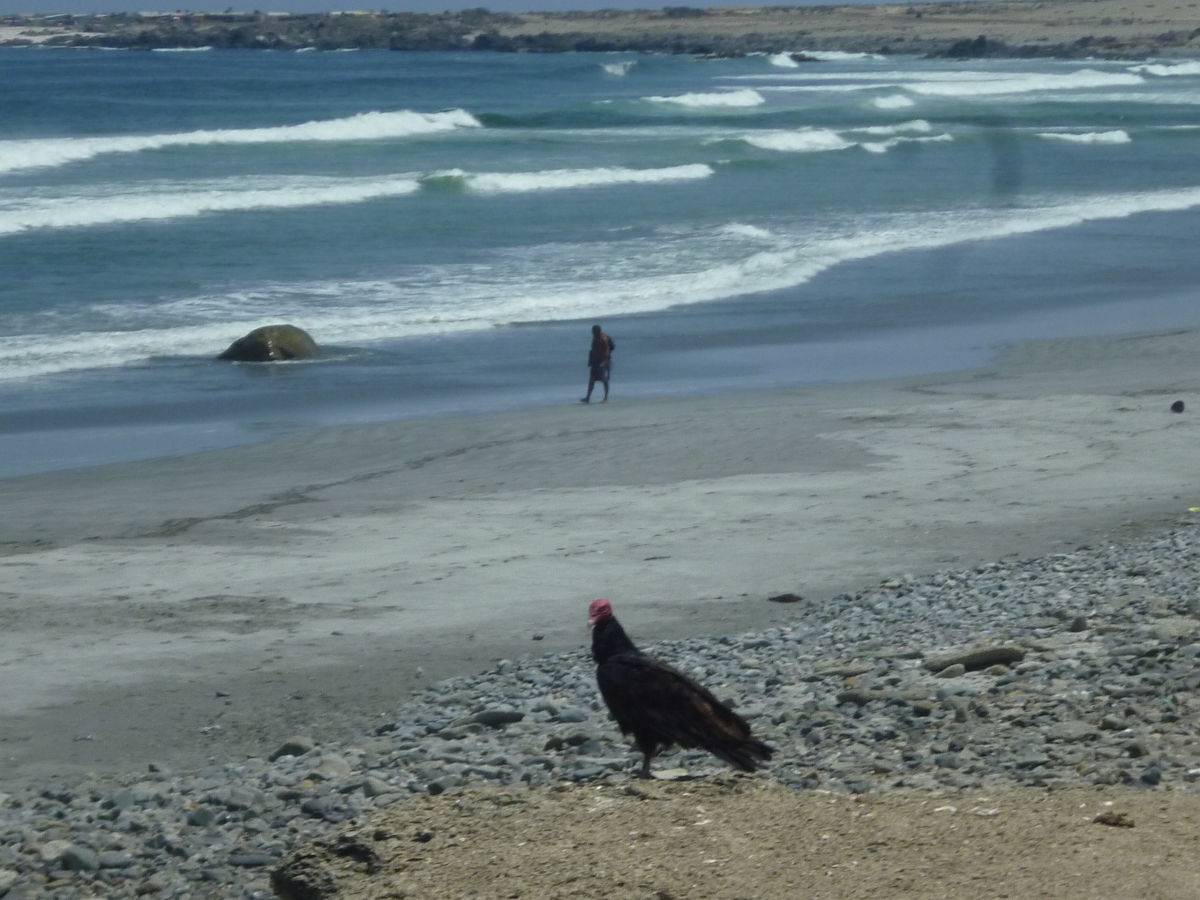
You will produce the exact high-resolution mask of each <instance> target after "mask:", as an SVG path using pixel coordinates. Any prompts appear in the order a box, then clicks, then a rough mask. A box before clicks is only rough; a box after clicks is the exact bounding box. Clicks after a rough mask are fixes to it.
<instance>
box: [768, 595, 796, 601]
mask: <svg viewBox="0 0 1200 900" xmlns="http://www.w3.org/2000/svg"><path fill="white" fill-rule="evenodd" d="M803 599H804V598H803V597H801V596H800V595H799V594H776V595H775V596H774V597H768V598H767V602H768V603H799V602H800V601H801V600H803Z"/></svg>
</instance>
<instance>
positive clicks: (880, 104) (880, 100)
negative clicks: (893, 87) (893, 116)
mask: <svg viewBox="0 0 1200 900" xmlns="http://www.w3.org/2000/svg"><path fill="white" fill-rule="evenodd" d="M871 105H872V106H874V107H875V108H876V109H907V108H908V107H910V106H916V105H917V103H916V101H915V100H913V99H912V98H911V97H906V96H904V95H903V94H889V95H888V96H886V97H876V98H875V99H874V100H872V101H871Z"/></svg>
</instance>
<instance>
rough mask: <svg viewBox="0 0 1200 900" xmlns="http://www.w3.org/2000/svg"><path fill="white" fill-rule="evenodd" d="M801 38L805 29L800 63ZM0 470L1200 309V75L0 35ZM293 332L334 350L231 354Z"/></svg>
mask: <svg viewBox="0 0 1200 900" xmlns="http://www.w3.org/2000/svg"><path fill="white" fill-rule="evenodd" d="M797 49H798V50H802V49H803V48H797ZM0 85H2V86H3V87H2V89H0V272H2V273H3V275H2V277H0V476H3V475H13V474H22V473H28V472H35V471H44V470H50V469H59V468H70V467H75V466H84V465H92V464H97V463H103V462H110V461H120V460H128V459H136V458H144V457H153V456H159V455H168V454H175V453H184V452H188V451H190V450H196V449H206V448H209V447H217V446H224V445H229V444H234V443H238V442H243V441H250V440H258V439H262V438H267V437H272V436H275V435H280V434H286V433H288V432H290V431H294V430H296V429H301V428H307V427H313V426H317V425H326V424H336V423H346V422H362V421H378V420H384V419H396V418H404V417H410V416H425V415H445V414H458V413H474V412H483V411H491V410H502V409H511V408H516V407H521V406H528V405H541V404H546V405H549V404H576V402H577V399H578V397H579V396H580V395H581V394H582V390H583V388H584V386H585V381H586V375H587V370H586V366H585V362H586V357H587V349H588V342H589V327H590V325H591V324H592V323H593V322H600V323H602V324H603V325H604V326H605V329H606V330H607V331H608V332H609V333H610V334H611V335H612V336H613V338H614V339H615V341H616V343H617V351H616V353H615V355H614V373H613V392H614V399H620V398H626V397H637V396H655V395H678V394H687V393H699V392H714V391H724V390H739V389H744V388H754V387H767V386H778V385H807V384H818V383H825V382H837V381H848V380H855V379H864V378H874V377H882V376H891V375H905V374H916V373H922V372H931V371H937V370H945V369H954V368H960V367H963V366H969V365H977V364H981V363H983V362H986V360H987V358H988V356H989V355H990V354H992V353H994V352H995V350H996V348H997V347H999V346H1002V345H1003V344H1004V343H1005V342H1009V341H1014V340H1020V339H1024V338H1029V337H1038V336H1051V335H1054V336H1058V335H1071V334H1089V333H1096V332H1128V331H1138V330H1148V329H1155V328H1166V327H1178V326H1187V325H1196V324H1200V303H1197V300H1196V286H1197V284H1198V283H1200V254H1197V253H1196V251H1195V247H1196V237H1197V232H1198V230H1200V169H1198V168H1197V164H1196V161H1197V159H1200V64H1198V63H1195V62H1176V61H1171V60H1161V61H1151V62H1148V63H1117V62H1101V61H1085V62H1080V61H1070V62H1055V61H1040V60H1039V61H1024V60H1021V61H970V62H964V61H945V60H921V59H915V58H903V57H889V58H881V57H870V56H846V55H840V54H824V55H823V58H822V60H821V61H820V62H815V63H803V64H797V63H795V62H794V61H793V60H792V59H791V58H790V57H787V56H777V57H770V56H754V57H747V58H743V59H732V60H696V59H691V58H686V57H666V56H650V55H638V54H562V55H547V56H535V55H523V54H522V55H507V54H488V53H464V54H453V53H428V54H422V53H388V52H339V53H321V52H307V53H306V52H299V53H264V52H238V51H209V52H151V53H130V52H117V51H114V52H103V51H88V52H84V51H67V50H31V49H30V50H26V49H11V50H0ZM275 322H291V323H294V324H296V325H299V326H301V327H303V328H305V329H307V330H308V331H309V332H310V333H311V334H312V335H313V336H314V338H315V339H316V340H317V341H318V342H319V343H320V344H321V345H322V346H323V347H324V348H325V352H324V354H323V355H322V356H321V357H320V358H319V359H318V360H314V361H309V362H296V363H285V364H275V365H252V364H251V365H241V364H238V365H231V364H228V363H220V362H217V361H215V360H214V357H215V356H216V354H218V353H219V352H220V351H221V350H222V349H224V348H225V347H226V346H227V345H228V344H229V343H230V342H231V341H232V340H233V339H235V338H237V337H239V336H240V335H242V334H244V333H245V332H247V331H249V330H250V329H251V328H254V327H257V326H259V325H263V324H270V323H275Z"/></svg>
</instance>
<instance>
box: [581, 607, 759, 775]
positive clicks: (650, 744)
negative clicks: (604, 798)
mask: <svg viewBox="0 0 1200 900" xmlns="http://www.w3.org/2000/svg"><path fill="white" fill-rule="evenodd" d="M588 627H589V628H591V629H592V659H594V660H595V661H596V682H597V684H599V685H600V695H601V696H602V697H604V702H605V704H607V706H608V710H609V712H611V713H612V716H613V718H614V719H616V720H617V725H619V726H620V728H621V733H622V734H629V733H630V732H631V731H632V732H633V737H634V740H635V741H636V742H637V746H638V749H639V750H641V751H642V754H643V756H644V760H643V762H642V769H641V771H640V772H639V773H638V777H639V778H649V777H650V760H651V759H653V758H654V757H655V756H657V755H658V753H659V752H660V751H661V750H665V749H666V748H668V747H670V746H672V745H673V744H678V745H679V746H680V747H689V748H690V747H702V748H703V749H705V750H707V751H708V752H709V753H711V754H713V755H714V756H717V757H719V758H721V759H723V760H725V762H727V763H729V765H731V766H733V767H734V768H736V769H741V770H742V771H743V772H753V771H754V770H755V769H756V768H758V765H759V763H760V762H765V761H766V760H768V759H770V758H771V752H772V751H771V748H770V747H768V746H767V745H766V744H764V743H762V741H756V740H755V739H754V738H753V737H751V736H750V726H749V725H747V724H746V720H745V719H743V718H742V717H741V716H739V715H738V714H737V713H735V712H734V711H733V710H731V709H730V708H729V707H727V706H725V705H724V704H723V703H721V701H720V700H718V699H717V698H716V697H714V696H713V695H712V694H711V693H710V692H709V691H708V690H706V689H705V688H703V687H701V686H700V685H698V684H696V682H694V681H692V679H690V678H688V677H687V676H686V675H684V674H682V673H681V672H676V671H675V670H674V669H672V668H671V667H670V666H668V665H667V664H666V663H661V662H659V661H658V660H656V659H653V658H652V657H649V656H646V655H645V654H644V653H642V651H640V650H638V648H637V647H635V646H634V645H633V641H631V640H629V636H628V635H626V634H625V629H624V628H622V627H621V623H620V622H618V621H617V620H616V618H614V617H613V611H612V604H610V603H609V602H608V601H607V600H596V601H594V602H593V603H592V605H591V607H590V608H589V609H588Z"/></svg>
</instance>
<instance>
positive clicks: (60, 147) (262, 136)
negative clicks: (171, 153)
mask: <svg viewBox="0 0 1200 900" xmlns="http://www.w3.org/2000/svg"><path fill="white" fill-rule="evenodd" d="M480 127H482V126H481V125H480V123H479V120H478V119H476V118H475V117H474V116H472V115H471V114H470V113H468V112H466V111H465V110H462V109H451V110H445V111H443V112H437V113H420V112H412V111H410V110H398V111H396V112H366V113H360V114H358V115H356V116H349V117H347V118H344V119H326V120H322V121H315V122H305V123H304V124H301V125H279V126H274V127H270V128H235V129H220V130H213V131H188V132H181V133H179V134H146V135H125V136H120V137H90V138H46V139H38V140H22V141H0V173H3V172H13V171H17V170H20V169H33V168H40V167H43V166H61V165H65V164H66V163H72V162H79V161H82V160H87V159H91V158H92V157H95V156H99V155H100V154H102V153H138V152H141V151H145V150H159V149H162V148H164V147H191V146H204V145H209V144H271V143H286V142H297V141H363V140H381V139H385V138H393V139H394V138H403V137H411V136H414V135H421V134H432V133H436V132H443V131H452V130H454V129H457V128H480Z"/></svg>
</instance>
